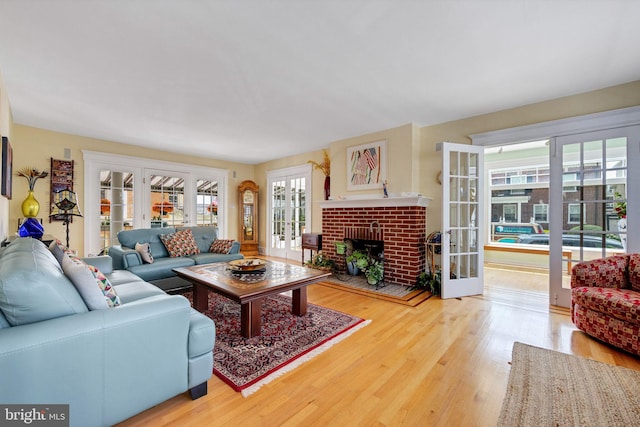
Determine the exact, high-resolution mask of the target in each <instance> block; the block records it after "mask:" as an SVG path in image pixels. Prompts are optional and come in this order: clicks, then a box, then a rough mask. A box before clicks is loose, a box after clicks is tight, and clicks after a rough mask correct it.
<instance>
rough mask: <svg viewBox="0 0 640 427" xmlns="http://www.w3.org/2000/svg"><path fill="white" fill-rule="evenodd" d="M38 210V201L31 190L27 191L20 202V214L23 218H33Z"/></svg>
mask: <svg viewBox="0 0 640 427" xmlns="http://www.w3.org/2000/svg"><path fill="white" fill-rule="evenodd" d="M38 212H40V203H38V201H37V200H36V198H35V197H34V196H33V191H29V194H28V195H27V198H26V199H24V201H23V202H22V215H23V216H24V217H25V218H35V217H36V216H38Z"/></svg>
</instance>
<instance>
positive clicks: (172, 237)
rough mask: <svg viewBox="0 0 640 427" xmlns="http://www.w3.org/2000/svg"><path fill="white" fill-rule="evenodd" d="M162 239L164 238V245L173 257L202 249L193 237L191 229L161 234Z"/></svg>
mask: <svg viewBox="0 0 640 427" xmlns="http://www.w3.org/2000/svg"><path fill="white" fill-rule="evenodd" d="M160 240H162V243H163V244H164V247H165V248H167V252H169V256H170V257H171V258H178V257H181V256H187V255H195V254H199V253H200V249H198V245H197V244H196V239H194V238H193V233H192V232H191V230H181V231H176V232H175V233H171V234H161V235H160Z"/></svg>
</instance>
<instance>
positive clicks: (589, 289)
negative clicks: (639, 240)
mask: <svg viewBox="0 0 640 427" xmlns="http://www.w3.org/2000/svg"><path fill="white" fill-rule="evenodd" d="M571 320H572V321H573V323H574V324H575V325H576V327H577V328H578V329H580V330H582V331H584V332H586V333H587V334H589V335H591V336H593V337H595V338H597V339H599V340H601V341H604V342H607V343H609V344H611V345H613V346H616V347H619V348H621V349H623V350H625V351H628V352H630V353H634V354H637V355H640V338H639V336H640V254H628V255H627V254H624V255H616V256H611V257H607V258H601V259H596V260H592V261H584V262H580V263H578V264H576V265H575V266H574V267H573V270H572V274H571Z"/></svg>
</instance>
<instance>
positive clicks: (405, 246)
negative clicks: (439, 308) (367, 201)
mask: <svg viewBox="0 0 640 427" xmlns="http://www.w3.org/2000/svg"><path fill="white" fill-rule="evenodd" d="M374 221H376V222H377V223H378V224H379V226H380V228H381V229H382V230H383V236H384V256H385V259H386V263H385V280H386V281H388V282H391V283H396V284H400V285H406V286H413V285H414V284H415V282H416V277H417V276H418V274H420V273H421V272H423V271H425V240H426V228H427V208H426V207H421V206H401V207H390V206H383V207H357V208H324V209H322V252H323V253H324V254H326V255H328V256H329V257H331V259H333V260H334V261H336V262H338V263H342V264H343V263H344V258H343V257H342V256H339V255H337V254H336V248H335V245H334V244H333V243H334V242H335V241H342V240H343V239H344V231H345V227H366V228H368V227H369V225H370V224H371V223H372V222H374Z"/></svg>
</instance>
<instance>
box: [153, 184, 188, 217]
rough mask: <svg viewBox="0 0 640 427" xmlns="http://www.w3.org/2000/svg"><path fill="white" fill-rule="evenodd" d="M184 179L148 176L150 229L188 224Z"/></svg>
mask: <svg viewBox="0 0 640 427" xmlns="http://www.w3.org/2000/svg"><path fill="white" fill-rule="evenodd" d="M184 182H185V180H184V177H181V176H172V175H168V174H167V175H156V174H150V175H149V184H150V188H149V194H150V202H151V203H150V205H149V212H148V215H149V217H150V218H151V228H164V227H180V226H183V225H185V223H188V221H186V220H187V218H186V217H185V205H184V201H185V198H184V189H185V187H184Z"/></svg>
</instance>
